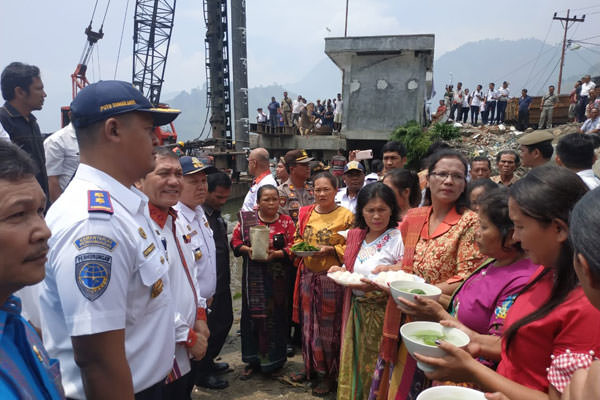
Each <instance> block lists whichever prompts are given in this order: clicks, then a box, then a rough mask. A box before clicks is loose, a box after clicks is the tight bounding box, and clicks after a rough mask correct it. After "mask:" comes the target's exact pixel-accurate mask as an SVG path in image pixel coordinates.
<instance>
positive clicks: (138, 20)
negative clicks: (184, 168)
mask: <svg viewBox="0 0 600 400" xmlns="http://www.w3.org/2000/svg"><path fill="white" fill-rule="evenodd" d="M175 3H176V0H136V2H135V15H134V22H133V79H132V81H133V85H134V86H135V87H137V88H138V89H139V90H140V91H141V92H142V93H143V94H144V96H146V97H147V98H148V100H150V103H152V104H153V105H154V106H155V107H167V105H166V104H162V103H160V94H161V90H162V85H163V82H164V76H165V67H166V65H167V57H168V55H169V44H170V42H171V32H172V31H173V19H174V18H175ZM169 128H170V130H169V129H165V127H157V128H156V130H155V132H156V136H157V137H158V140H159V143H160V144H161V145H162V144H166V143H175V142H176V141H177V132H176V131H175V126H174V125H173V124H172V123H171V124H169Z"/></svg>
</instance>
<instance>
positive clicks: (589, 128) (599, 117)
mask: <svg viewBox="0 0 600 400" xmlns="http://www.w3.org/2000/svg"><path fill="white" fill-rule="evenodd" d="M579 132H580V133H599V132H600V110H598V109H597V108H595V107H594V108H592V109H591V110H590V117H589V118H588V119H586V120H585V122H584V123H583V125H581V128H579Z"/></svg>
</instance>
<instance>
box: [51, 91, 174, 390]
mask: <svg viewBox="0 0 600 400" xmlns="http://www.w3.org/2000/svg"><path fill="white" fill-rule="evenodd" d="M71 114H72V122H73V126H74V127H75V131H76V134H77V139H78V142H79V150H80V155H81V163H80V164H79V168H78V169H77V172H76V173H75V177H74V178H73V180H72V181H71V183H70V184H69V185H68V186H67V188H66V190H65V191H64V192H63V194H62V195H61V196H60V197H59V198H58V200H57V201H56V202H55V203H54V204H53V205H52V206H51V207H50V210H49V211H48V214H47V215H46V222H47V224H48V226H49V228H50V230H51V231H52V237H51V238H50V240H49V243H48V244H49V246H50V251H49V253H48V261H47V262H46V278H45V279H44V282H43V284H42V287H41V289H40V291H41V295H40V305H41V315H42V332H43V335H44V345H45V346H46V348H47V349H48V353H49V354H50V355H51V357H55V358H58V359H59V360H60V368H61V375H62V384H63V387H64V389H65V395H66V397H68V398H72V399H85V398H90V399H110V398H114V397H115V395H116V394H118V395H119V396H120V397H121V398H128V399H133V398H134V395H135V394H137V395H138V396H146V397H145V398H156V396H160V395H161V394H162V389H163V386H164V382H165V378H166V377H167V374H168V373H169V371H171V368H172V367H173V357H174V355H175V326H174V322H173V315H174V308H173V298H172V293H171V287H170V281H169V274H168V272H169V268H168V264H167V260H166V257H167V256H166V253H165V251H164V248H163V245H162V243H161V240H160V238H159V237H158V235H157V234H156V231H155V229H153V226H152V220H151V219H150V214H149V211H148V198H147V197H146V196H145V195H144V194H143V193H141V192H140V191H139V190H137V189H136V188H135V187H133V184H134V182H136V181H138V180H139V179H141V178H143V177H144V176H145V175H146V174H147V173H149V172H151V171H152V170H153V169H154V154H153V153H154V147H155V146H157V145H158V140H157V138H156V135H155V134H154V127H155V126H162V125H166V124H168V123H170V122H171V121H173V120H174V119H175V117H176V116H177V115H178V114H179V111H177V110H172V109H162V108H161V109H156V108H154V107H153V106H152V104H151V103H150V102H149V101H148V100H147V99H146V98H145V97H144V96H143V95H142V94H141V93H140V92H139V91H138V90H137V89H135V88H134V87H133V86H132V85H131V83H130V82H129V83H128V82H121V81H100V82H97V83H93V84H91V85H89V86H87V87H85V88H84V89H82V90H81V91H80V92H79V94H78V95H77V97H76V98H75V99H74V100H73V102H72V103H71ZM83 382H85V385H84V384H83ZM153 396H154V397H153Z"/></svg>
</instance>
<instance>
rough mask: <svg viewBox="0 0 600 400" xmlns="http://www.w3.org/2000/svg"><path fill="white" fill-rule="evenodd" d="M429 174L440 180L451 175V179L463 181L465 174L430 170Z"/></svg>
mask: <svg viewBox="0 0 600 400" xmlns="http://www.w3.org/2000/svg"><path fill="white" fill-rule="evenodd" d="M429 176H434V177H436V178H437V179H439V180H440V181H442V182H443V181H445V180H446V179H448V177H451V178H452V180H453V181H464V180H465V176H464V175H462V174H451V173H450V172H432V173H430V174H429Z"/></svg>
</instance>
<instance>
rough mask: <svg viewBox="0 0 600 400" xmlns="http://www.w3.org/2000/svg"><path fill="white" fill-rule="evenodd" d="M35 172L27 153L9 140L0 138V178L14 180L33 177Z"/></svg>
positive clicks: (33, 164)
mask: <svg viewBox="0 0 600 400" xmlns="http://www.w3.org/2000/svg"><path fill="white" fill-rule="evenodd" d="M37 172H38V171H37V167H36V165H35V163H34V162H33V160H32V159H31V157H30V156H29V154H27V153H26V152H25V151H23V150H21V148H20V147H18V146H16V145H14V144H12V143H11V142H8V141H5V140H0V180H7V181H11V182H16V181H19V180H21V179H23V178H27V177H30V176H31V177H34V176H35V174H37Z"/></svg>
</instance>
